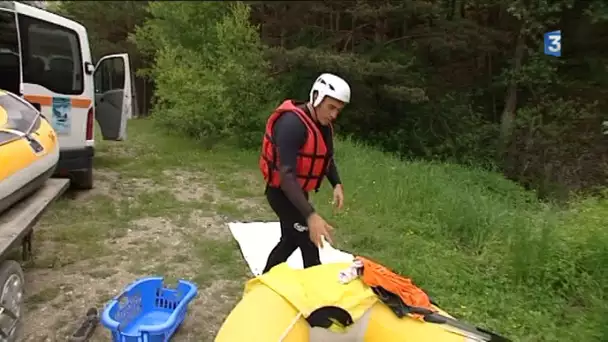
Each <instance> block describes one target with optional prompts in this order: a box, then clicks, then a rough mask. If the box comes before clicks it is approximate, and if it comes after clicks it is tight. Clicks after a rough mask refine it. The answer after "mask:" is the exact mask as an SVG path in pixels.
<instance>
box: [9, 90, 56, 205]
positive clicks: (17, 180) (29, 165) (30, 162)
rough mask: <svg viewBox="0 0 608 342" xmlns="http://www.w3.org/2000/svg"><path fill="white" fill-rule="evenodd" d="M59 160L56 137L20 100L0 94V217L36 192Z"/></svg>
mask: <svg viewBox="0 0 608 342" xmlns="http://www.w3.org/2000/svg"><path fill="white" fill-rule="evenodd" d="M58 160H59V145H58V141H57V134H56V133H55V131H54V130H53V128H52V127H51V124H50V123H49V122H48V121H47V119H46V118H45V117H44V116H43V115H42V114H41V113H40V112H39V111H38V110H37V109H36V108H35V107H34V106H32V105H31V104H30V103H28V102H27V101H25V100H24V99H22V98H20V97H19V96H17V95H15V94H13V93H10V92H7V91H3V90H0V213H2V212H4V211H5V210H6V209H7V208H9V207H11V206H12V205H13V204H15V203H17V202H19V201H20V200H21V199H23V198H24V197H26V196H28V195H29V194H31V193H32V192H34V191H35V190H37V189H39V188H40V187H41V186H42V185H43V184H44V183H45V182H46V180H47V179H48V178H50V177H51V175H52V174H53V172H54V170H55V167H56V165H57V161H58Z"/></svg>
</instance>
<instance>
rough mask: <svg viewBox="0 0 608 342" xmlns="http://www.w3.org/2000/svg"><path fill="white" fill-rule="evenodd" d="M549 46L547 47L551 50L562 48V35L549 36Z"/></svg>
mask: <svg viewBox="0 0 608 342" xmlns="http://www.w3.org/2000/svg"><path fill="white" fill-rule="evenodd" d="M549 41H550V43H549V46H548V47H547V48H548V49H549V51H551V52H559V51H561V50H562V43H561V41H562V36H558V35H554V36H549Z"/></svg>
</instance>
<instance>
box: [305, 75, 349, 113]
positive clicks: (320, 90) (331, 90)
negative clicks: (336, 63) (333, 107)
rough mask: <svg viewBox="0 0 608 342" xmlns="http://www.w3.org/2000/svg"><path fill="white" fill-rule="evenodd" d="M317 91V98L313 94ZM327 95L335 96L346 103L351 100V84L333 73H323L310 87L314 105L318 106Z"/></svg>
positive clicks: (311, 100) (311, 99)
mask: <svg viewBox="0 0 608 342" xmlns="http://www.w3.org/2000/svg"><path fill="white" fill-rule="evenodd" d="M315 92H317V98H315V99H313V94H314V93H315ZM325 96H329V97H333V98H334V99H336V100H339V101H342V102H344V103H349V102H350V86H349V85H348V83H346V81H345V80H343V79H341V78H340V77H338V76H336V75H333V74H327V73H325V74H322V75H321V76H319V77H317V80H316V81H315V83H314V84H313V85H312V89H310V102H311V103H312V105H313V107H316V106H318V105H319V104H320V103H321V101H323V98H325ZM313 100H314V101H313Z"/></svg>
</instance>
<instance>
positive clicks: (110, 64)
mask: <svg viewBox="0 0 608 342" xmlns="http://www.w3.org/2000/svg"><path fill="white" fill-rule="evenodd" d="M124 87H125V65H124V62H123V60H122V59H121V58H108V59H104V60H102V61H101V63H100V64H99V66H98V69H97V70H96V71H95V92H96V93H105V92H108V91H110V90H114V89H120V90H122V89H123V88H124Z"/></svg>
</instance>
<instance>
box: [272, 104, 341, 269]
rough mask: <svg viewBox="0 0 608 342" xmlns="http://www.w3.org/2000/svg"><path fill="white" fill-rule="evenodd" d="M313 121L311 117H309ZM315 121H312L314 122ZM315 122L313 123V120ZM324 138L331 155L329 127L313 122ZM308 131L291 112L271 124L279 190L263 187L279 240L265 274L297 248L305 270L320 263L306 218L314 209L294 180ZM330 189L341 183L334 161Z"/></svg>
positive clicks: (330, 171)
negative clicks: (277, 225) (278, 229)
mask: <svg viewBox="0 0 608 342" xmlns="http://www.w3.org/2000/svg"><path fill="white" fill-rule="evenodd" d="M299 107H300V108H302V109H303V110H304V112H305V113H306V114H308V115H310V112H309V111H308V108H306V106H305V105H300V106H299ZM311 118H312V117H311ZM313 121H314V120H313ZM315 123H316V121H315ZM316 124H317V127H318V128H319V131H320V132H321V134H322V135H323V140H324V141H325V145H326V146H327V152H328V153H330V154H331V155H333V141H332V136H331V129H330V127H329V126H322V125H321V124H319V123H316ZM307 131H308V130H307V128H306V126H305V124H304V123H303V122H302V120H300V118H299V117H298V115H297V114H296V113H294V112H287V113H283V114H282V115H281V117H279V119H277V121H276V122H275V124H274V127H273V132H272V134H273V137H274V139H275V141H276V144H277V150H278V155H279V160H280V161H281V165H280V166H279V170H280V172H281V187H280V188H272V187H269V186H266V199H267V200H268V203H269V204H270V207H271V208H272V210H274V212H275V213H276V214H277V216H278V217H279V220H280V222H281V240H280V241H279V243H278V244H277V245H276V246H275V247H274V249H273V250H272V252H270V255H269V257H268V261H267V262H266V267H265V268H264V273H265V272H267V271H268V270H270V269H271V268H272V267H274V266H276V265H278V264H280V263H282V262H285V261H287V258H289V256H290V255H291V254H292V253H293V252H294V251H295V250H296V249H297V248H298V247H300V250H301V251H302V260H303V263H304V267H311V266H315V265H319V264H320V263H321V261H320V259H319V249H318V248H317V246H315V244H314V243H313V242H312V241H311V240H310V237H309V235H308V229H307V228H306V226H307V223H306V219H307V218H308V217H309V216H310V215H311V214H312V213H314V211H315V210H314V208H313V207H312V205H311V204H310V202H308V193H307V192H305V191H303V190H302V187H301V186H300V184H298V181H297V180H296V177H295V174H294V172H295V170H296V161H297V153H298V151H299V150H300V148H301V147H302V146H303V145H304V143H305V142H306V137H307ZM326 176H327V179H328V180H329V182H330V183H331V185H332V186H333V187H335V186H336V185H337V184H340V183H341V182H340V177H339V175H338V169H337V167H336V163H335V162H334V160H333V158H332V160H331V162H330V164H329V169H328V172H327V174H326Z"/></svg>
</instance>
